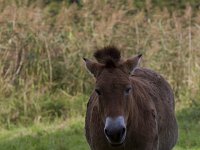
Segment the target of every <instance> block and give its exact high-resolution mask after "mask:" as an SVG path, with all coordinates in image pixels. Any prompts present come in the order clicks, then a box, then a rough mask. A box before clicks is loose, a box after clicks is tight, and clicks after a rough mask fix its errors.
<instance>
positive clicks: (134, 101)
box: [83, 46, 178, 150]
mask: <svg viewBox="0 0 200 150" xmlns="http://www.w3.org/2000/svg"><path fill="white" fill-rule="evenodd" d="M94 57H95V59H96V61H92V60H90V59H87V58H83V59H84V61H85V65H86V68H87V69H88V70H89V72H90V73H91V74H92V75H93V76H94V78H95V81H96V83H95V88H94V90H93V92H92V94H91V96H90V99H89V101H88V103H87V111H86V118H85V136H86V139H87V142H88V144H89V146H90V149H91V150H172V148H173V147H174V146H175V144H176V142H177V139H178V125H177V121H176V117H175V101H174V95H173V90H172V88H171V87H170V85H169V83H168V82H167V81H166V80H165V79H164V78H163V77H162V76H161V75H160V74H158V73H156V72H155V71H152V70H150V69H147V68H143V67H139V62H140V60H141V58H142V55H141V54H140V55H137V56H134V57H130V58H128V59H124V58H122V57H121V53H120V50H119V49H118V48H117V47H115V46H107V47H103V48H101V49H98V50H96V52H95V53H94Z"/></svg>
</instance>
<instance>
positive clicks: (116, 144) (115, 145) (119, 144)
mask: <svg viewBox="0 0 200 150" xmlns="http://www.w3.org/2000/svg"><path fill="white" fill-rule="evenodd" d="M123 144H124V142H122V143H110V145H111V146H112V147H120V146H122V145H123Z"/></svg>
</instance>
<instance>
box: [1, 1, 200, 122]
mask: <svg viewBox="0 0 200 150" xmlns="http://www.w3.org/2000/svg"><path fill="white" fill-rule="evenodd" d="M2 2H4V3H5V1H2ZM2 2H1V3H2ZM18 5H19V4H18ZM1 6H3V5H1ZM53 8H54V7H53ZM59 8H60V9H59V10H57V13H56V15H55V14H54V13H52V8H49V7H42V8H41V7H37V6H34V5H31V6H29V7H27V6H26V5H23V4H21V5H20V7H17V6H16V5H15V4H12V5H6V4H4V8H1V10H2V12H1V13H0V73H1V76H0V84H1V87H0V97H1V98H0V103H1V104H2V105H1V106H0V107H1V112H0V114H1V115H4V116H6V118H7V119H6V120H12V119H11V118H12V117H10V116H9V115H5V114H18V109H20V112H21V113H20V114H19V115H22V116H26V117H30V116H28V115H27V114H28V112H29V111H30V110H31V111H33V110H34V112H38V114H40V113H42V112H43V110H42V107H41V106H40V104H39V101H41V97H42V95H45V94H49V93H53V92H57V91H59V90H61V91H63V90H64V91H65V93H67V94H69V95H77V94H78V93H85V94H88V93H89V92H90V91H91V88H92V83H93V79H92V78H91V77H90V76H89V75H88V72H87V71H85V67H84V64H83V61H82V57H83V56H84V57H91V56H92V53H93V50H95V48H96V47H103V46H105V45H109V44H111V45H117V46H118V47H119V48H120V49H121V50H122V52H123V54H124V56H131V55H134V54H137V53H142V54H143V55H144V57H143V61H142V64H141V66H145V67H149V68H152V69H154V70H156V71H158V72H160V73H161V74H162V75H164V76H165V78H167V80H168V81H169V82H170V83H171V85H172V87H173V89H174V91H175V95H176V101H177V104H180V107H178V108H177V109H181V106H182V105H181V104H183V103H184V104H196V103H197V102H198V101H199V99H200V97H199V94H198V92H199V90H200V59H199V58H200V43H199V41H200V15H199V14H200V13H199V12H198V11H196V12H193V9H192V8H191V7H190V6H188V7H187V8H186V9H184V10H182V11H179V10H174V11H173V12H168V10H167V9H163V10H160V9H151V5H148V7H147V10H138V9H136V7H135V5H134V4H133V1H132V0H128V1H126V2H122V1H119V2H116V1H114V0H111V1H100V0H99V1H95V2H94V1H93V0H84V1H83V6H82V7H78V6H77V5H76V4H72V5H71V6H68V7H66V6H65V5H64V3H61V4H59ZM58 93H59V92H58ZM58 97H59V96H58ZM63 99H65V98H63ZM66 99H70V98H68V97H66ZM11 106H12V107H11ZM178 106H179V105H178ZM10 107H11V108H10ZM29 107H30V108H32V109H29ZM8 108H9V109H8ZM3 110H5V111H6V112H7V113H3ZM30 115H31V114H30ZM32 118H33V120H34V117H32ZM4 121H5V120H4ZM4 121H3V122H4Z"/></svg>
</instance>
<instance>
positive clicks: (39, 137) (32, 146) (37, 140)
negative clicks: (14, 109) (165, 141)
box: [0, 106, 200, 150]
mask: <svg viewBox="0 0 200 150" xmlns="http://www.w3.org/2000/svg"><path fill="white" fill-rule="evenodd" d="M199 108H200V107H199V106H195V107H190V108H185V109H182V110H181V111H178V112H177V118H178V122H179V141H178V143H177V146H176V147H175V148H174V150H200V136H199V131H200V120H199V118H200V112H199ZM0 147H1V150H27V149H29V150H88V149H89V147H88V145H87V142H86V139H85V136H84V118H83V117H76V118H72V119H69V120H68V121H60V120H58V121H55V122H54V123H52V124H44V123H43V124H40V123H39V124H35V125H33V126H30V127H28V128H24V127H19V128H15V129H11V130H3V129H2V130H1V134H0Z"/></svg>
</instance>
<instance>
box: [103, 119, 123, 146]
mask: <svg viewBox="0 0 200 150" xmlns="http://www.w3.org/2000/svg"><path fill="white" fill-rule="evenodd" d="M104 133H105V136H106V138H107V140H108V142H109V143H110V144H111V145H112V146H119V145H122V144H123V143H124V140H125V137H126V125H125V122H124V117H123V116H119V117H115V118H111V117H107V118H106V123H105V128H104Z"/></svg>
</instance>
